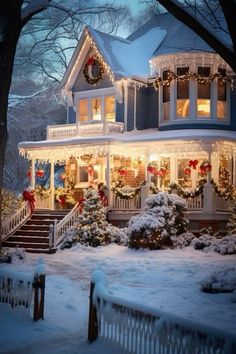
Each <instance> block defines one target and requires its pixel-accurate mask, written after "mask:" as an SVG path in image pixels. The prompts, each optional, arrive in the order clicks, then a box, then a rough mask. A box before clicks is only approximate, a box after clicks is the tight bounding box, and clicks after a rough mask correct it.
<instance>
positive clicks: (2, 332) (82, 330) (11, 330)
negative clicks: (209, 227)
mask: <svg viewBox="0 0 236 354" xmlns="http://www.w3.org/2000/svg"><path fill="white" fill-rule="evenodd" d="M38 256H39V255H35V254H26V258H25V259H24V260H23V261H22V260H19V259H18V260H15V261H14V262H13V264H9V265H5V264H0V267H7V268H8V269H16V270H18V271H27V272H29V271H33V269H34V265H35V264H36V260H37V258H38ZM44 260H45V263H46V273H47V276H46V304H45V319H44V320H43V321H41V320H39V321H38V322H33V320H32V316H31V317H30V315H29V311H28V310H26V309H25V308H20V307H18V308H15V309H11V308H10V306H9V305H7V304H0V353H4V354H7V353H8V354H9V353H12V354H13V353H14V354H17V353H22V354H23V353H24V354H27V353H33V354H37V353H40V354H44V353H49V352H50V354H54V353H70V354H73V353H80V354H84V353H89V354H93V353H96V354H99V353H103V354H106V352H104V348H103V349H99V348H98V346H97V344H95V345H94V344H88V343H87V342H86V337H87V321H88V295H89V284H90V277H91V273H92V271H93V270H95V269H96V268H99V269H101V270H103V271H104V272H105V273H106V274H107V277H108V280H109V284H110V288H111V290H112V292H113V293H115V294H116V295H119V296H121V297H124V298H126V299H130V300H132V301H136V302H138V303H143V304H147V305H149V306H152V307H155V308H158V309H161V310H162V311H166V312H168V313H172V314H176V315H178V316H181V317H186V318H189V319H193V320H196V321H199V322H201V323H205V324H208V325H211V326H212V327H216V328H220V329H222V330H224V331H226V332H228V333H233V334H235V333H236V321H235V318H236V303H235V302H232V294H231V293H224V294H207V293H203V292H201V290H200V283H201V281H202V280H204V279H205V278H207V277H208V276H209V275H211V274H212V273H213V272H217V271H220V270H222V269H224V268H226V267H234V266H235V264H236V255H227V256H222V255H219V254H218V253H215V252H209V253H204V252H202V251H197V250H194V249H193V248H192V247H187V248H185V249H182V250H162V251H148V250H138V251H135V250H131V249H128V248H126V247H123V246H117V245H114V244H113V245H109V246H106V247H98V248H90V247H85V246H81V245H80V246H76V247H73V248H71V249H70V250H64V251H58V252H57V253H56V254H54V255H45V256H44ZM107 353H108V352H107Z"/></svg>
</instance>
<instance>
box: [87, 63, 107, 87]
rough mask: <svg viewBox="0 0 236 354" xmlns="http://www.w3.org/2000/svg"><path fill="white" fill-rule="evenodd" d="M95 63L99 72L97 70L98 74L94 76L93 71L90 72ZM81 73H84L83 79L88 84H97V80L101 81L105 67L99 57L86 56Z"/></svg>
mask: <svg viewBox="0 0 236 354" xmlns="http://www.w3.org/2000/svg"><path fill="white" fill-rule="evenodd" d="M96 64H97V65H98V67H99V72H98V75H97V76H96V77H94V76H93V72H92V68H93V66H95V65H96ZM83 74H84V77H85V80H86V82H87V83H88V84H90V85H97V84H98V83H99V82H101V81H102V79H103V76H104V75H105V68H104V65H103V63H102V61H101V60H100V59H98V58H94V57H90V58H88V60H87V62H86V64H85V66H84V70H83Z"/></svg>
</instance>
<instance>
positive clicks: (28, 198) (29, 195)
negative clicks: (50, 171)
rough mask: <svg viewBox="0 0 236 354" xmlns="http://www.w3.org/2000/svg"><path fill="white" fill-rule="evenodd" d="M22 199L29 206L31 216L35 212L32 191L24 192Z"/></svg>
mask: <svg viewBox="0 0 236 354" xmlns="http://www.w3.org/2000/svg"><path fill="white" fill-rule="evenodd" d="M22 196H23V199H24V200H25V201H27V202H28V203H29V206H30V212H31V214H33V212H34V210H35V197H34V192H32V191H24V192H23V193H22Z"/></svg>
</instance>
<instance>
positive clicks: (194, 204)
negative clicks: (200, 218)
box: [186, 194, 203, 210]
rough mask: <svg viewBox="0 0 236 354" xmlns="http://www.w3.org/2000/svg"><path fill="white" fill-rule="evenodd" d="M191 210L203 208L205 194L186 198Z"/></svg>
mask: <svg viewBox="0 0 236 354" xmlns="http://www.w3.org/2000/svg"><path fill="white" fill-rule="evenodd" d="M186 202H187V205H188V209H189V210H201V209H202V208H203V194H200V195H198V196H197V197H193V198H190V199H187V200H186Z"/></svg>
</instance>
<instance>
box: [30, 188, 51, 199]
mask: <svg viewBox="0 0 236 354" xmlns="http://www.w3.org/2000/svg"><path fill="white" fill-rule="evenodd" d="M34 193H35V194H36V195H37V196H38V197H40V198H41V199H47V198H48V197H49V195H50V194H51V189H49V188H45V187H43V186H36V187H35V189H34Z"/></svg>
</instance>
